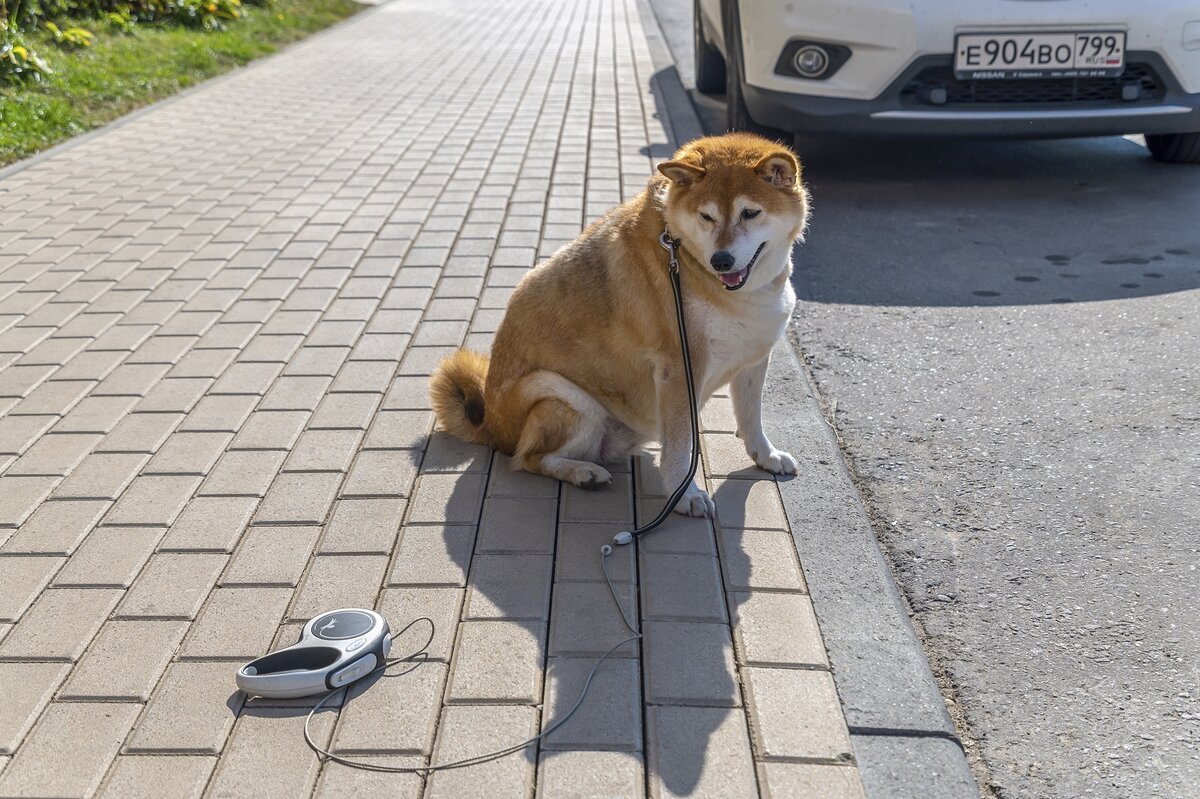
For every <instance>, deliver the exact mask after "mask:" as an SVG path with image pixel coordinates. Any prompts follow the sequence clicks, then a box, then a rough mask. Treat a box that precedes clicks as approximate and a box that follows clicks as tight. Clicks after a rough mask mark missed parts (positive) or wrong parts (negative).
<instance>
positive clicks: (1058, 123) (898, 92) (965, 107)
mask: <svg viewBox="0 0 1200 799" xmlns="http://www.w3.org/2000/svg"><path fill="white" fill-rule="evenodd" d="M1127 61H1129V62H1134V61H1137V62H1142V63H1147V64H1149V65H1151V66H1152V67H1153V68H1154V69H1155V71H1156V73H1157V75H1158V77H1159V79H1160V81H1161V83H1162V86H1163V91H1162V93H1161V96H1159V97H1156V98H1153V99H1148V100H1138V101H1133V102H1119V101H1118V102H1109V103H1095V102H1062V103H1041V104H1006V103H961V104H958V103H948V104H945V105H936V106H935V105H929V104H926V103H921V102H917V101H915V100H914V98H913V97H912V95H911V92H910V91H906V88H908V87H911V86H912V83H913V81H914V79H915V78H917V76H918V75H920V74H921V73H922V71H923V70H925V69H927V68H929V67H942V66H948V65H949V64H950V57H949V56H925V57H922V58H919V59H917V60H916V61H914V62H913V63H912V64H910V65H909V67H908V68H907V69H905V70H904V72H903V73H902V74H901V75H900V76H899V77H898V78H897V79H896V80H895V81H893V82H892V84H891V85H890V86H888V87H887V88H886V89H885V90H884V91H883V92H882V93H881V94H880V95H879V96H878V97H876V98H874V99H870V100H859V99H847V98H842V97H828V96H818V95H809V94H797V93H794V92H787V91H778V90H773V89H763V88H759V87H756V86H745V87H744V92H745V98H746V106H747V108H748V109H749V111H750V116H751V117H753V118H754V120H755V121H757V122H759V123H760V124H763V125H770V126H771V127H774V128H781V129H783V130H789V131H795V132H798V133H813V134H828V133H841V134H850V135H855V134H857V135H898V136H908V135H912V136H986V137H1001V136H1003V137H1015V138H1025V137H1027V138H1052V137H1068V136H1119V135H1124V134H1129V133H1182V132H1188V131H1200V94H1189V93H1187V92H1185V91H1184V90H1183V88H1182V87H1181V86H1180V84H1179V82H1178V80H1176V79H1175V77H1174V75H1173V74H1172V72H1171V71H1170V69H1169V68H1168V67H1167V65H1166V64H1165V63H1164V62H1163V60H1162V59H1161V58H1160V57H1159V56H1158V55H1157V54H1155V53H1145V52H1140V53H1139V52H1131V53H1129V54H1128V56H1127Z"/></svg>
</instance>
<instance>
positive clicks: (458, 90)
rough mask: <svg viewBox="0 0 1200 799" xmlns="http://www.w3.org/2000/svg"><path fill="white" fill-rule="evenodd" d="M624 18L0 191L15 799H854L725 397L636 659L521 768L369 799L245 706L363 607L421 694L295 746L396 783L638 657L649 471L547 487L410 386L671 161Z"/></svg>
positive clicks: (424, 55) (222, 118) (380, 690)
mask: <svg viewBox="0 0 1200 799" xmlns="http://www.w3.org/2000/svg"><path fill="white" fill-rule="evenodd" d="M642 19H643V17H642V10H641V9H639V6H638V3H637V0H611V1H610V0H604V1H603V2H602V1H601V0H566V1H564V2H560V1H559V0H535V1H533V2H525V1H524V0H497V2H488V3H484V2H480V1H479V0H468V2H464V3H455V4H447V3H438V2H435V0H406V1H405V2H403V3H394V4H389V5H386V6H383V7H381V8H378V9H375V10H372V11H369V12H365V13H364V15H363V16H362V17H360V18H359V19H357V20H351V21H350V22H348V23H347V24H345V25H344V26H343V27H341V28H339V29H337V30H334V31H332V32H330V33H328V34H326V35H323V36H320V37H316V38H314V39H313V40H311V41H310V42H309V43H306V44H303V45H300V46H298V47H297V48H295V49H293V50H291V51H289V52H286V53H284V54H282V55H280V56H278V57H276V58H272V59H268V60H265V61H262V62H260V63H258V64H256V65H254V66H252V67H250V68H248V69H246V70H243V71H241V72H240V73H237V74H234V75H232V76H230V77H229V78H226V79H223V80H221V81H217V82H214V83H213V84H211V85H209V86H206V87H202V88H201V89H199V90H198V91H195V92H191V93H189V94H187V95H185V96H182V97H180V98H179V99H178V100H176V101H174V102H171V103H169V104H164V105H162V106H160V107H157V108H154V109H152V110H151V111H149V112H148V113H146V114H144V115H142V116H138V117H134V118H132V119H130V120H128V121H127V122H126V123H124V124H122V125H118V126H114V127H112V128H109V129H107V130H105V131H103V132H102V133H100V134H99V135H97V136H95V137H92V138H90V139H87V140H84V141H80V142H78V143H76V144H74V145H73V146H71V147H68V148H65V149H61V150H58V151H55V152H54V153H51V154H50V155H49V157H47V158H44V159H42V160H40V161H37V162H35V163H31V164H30V165H28V166H27V167H26V168H24V169H22V170H19V171H15V172H10V173H8V174H6V175H4V176H3V177H0V684H3V685H6V686H8V685H12V686H19V688H18V689H17V690H14V691H10V692H9V693H7V694H5V698H6V700H9V701H8V702H7V705H6V709H7V711H8V712H5V713H0V795H5V796H8V795H27V794H33V795H64V796H74V795H79V796H85V795H92V794H97V793H98V795H103V796H114V797H138V796H160V795H163V794H164V791H163V786H164V785H169V786H170V793H171V795H178V796H202V795H207V796H246V795H262V796H308V795H313V796H333V795H337V796H344V795H387V796H399V797H407V796H411V797H418V796H420V797H440V796H455V797H457V796H474V795H489V796H497V797H510V796H512V797H520V796H534V795H535V794H536V795H537V796H538V797H543V799H558V797H569V796H634V797H636V796H642V795H649V796H654V797H662V796H683V795H695V796H730V797H737V796H755V795H772V796H777V795H806V794H813V792H814V791H819V792H820V795H829V796H831V797H838V799H841V797H846V799H858V797H860V796H861V785H860V783H859V780H858V775H857V772H856V770H855V768H854V764H853V759H852V756H851V754H852V753H850V749H849V743H848V735H847V731H846V728H845V722H844V720H843V717H842V715H841V710H840V706H839V704H838V701H837V697H836V694H835V693H834V690H833V683H832V680H831V678H830V672H829V670H828V664H827V662H826V660H825V657H824V647H823V644H822V641H821V637H820V629H819V627H818V625H817V620H816V616H815V615H814V613H813V610H812V607H811V603H810V601H809V598H808V596H807V594H806V586H805V582H804V578H803V573H802V571H801V564H800V563H799V561H798V559H797V558H796V552H795V547H794V546H793V544H792V540H791V533H790V530H789V528H788V521H787V518H786V516H785V514H784V512H783V505H782V502H781V500H780V493H779V492H780V490H781V486H780V485H778V484H777V483H776V482H775V481H774V480H772V479H770V478H769V476H768V475H766V474H764V473H762V472H759V471H757V470H755V469H753V468H750V466H749V464H748V462H747V460H746V458H745V456H744V453H743V452H742V450H741V443H740V441H739V440H738V439H737V438H736V437H735V436H734V435H733V432H734V430H735V427H736V425H735V424H734V422H733V413H732V406H731V403H730V400H729V398H728V396H724V395H722V396H718V397H716V398H714V399H713V400H712V401H711V402H710V403H709V404H708V406H707V407H706V408H704V409H703V413H702V423H703V424H702V426H703V429H704V431H705V436H704V464H705V466H706V472H705V474H703V475H701V479H702V480H704V481H707V482H708V487H709V489H710V490H711V491H712V493H713V496H714V499H715V500H716V503H717V506H718V510H719V518H718V519H717V520H716V521H714V520H708V519H689V518H683V517H679V516H674V515H673V516H672V517H671V518H670V519H669V520H668V522H667V523H666V524H665V525H664V526H663V527H662V528H661V529H660V530H659V531H657V532H655V533H654V534H653V535H651V536H650V537H648V538H645V539H643V540H642V541H641V542H640V543H639V546H638V547H637V548H636V549H634V548H623V549H620V550H618V551H617V552H616V553H614V554H613V556H612V557H611V558H610V559H609V561H608V566H609V572H610V574H611V576H612V577H613V579H614V581H615V586H616V589H617V593H618V595H619V597H620V600H621V602H622V604H623V606H624V607H625V608H626V610H627V611H628V612H629V613H630V614H632V617H633V618H634V619H636V620H637V621H638V623H639V624H640V625H641V626H642V628H643V630H644V631H645V638H644V639H642V640H641V641H634V642H630V643H627V644H625V645H624V646H622V647H621V648H620V649H619V651H618V652H617V653H616V655H615V657H614V658H613V659H612V661H610V662H608V663H606V664H604V665H603V666H602V667H601V669H600V670H599V672H598V673H597V676H596V680H595V683H594V685H593V688H592V694H591V696H590V697H589V699H588V701H587V703H586V704H585V705H584V706H583V708H582V709H581V711H580V713H579V715H578V716H576V717H575V718H573V719H572V720H571V721H570V722H569V723H568V724H567V725H565V726H564V727H562V728H561V729H560V730H558V731H557V732H555V733H554V734H553V735H551V736H550V737H549V738H548V739H547V740H545V741H543V742H542V743H540V744H538V745H535V746H531V747H529V748H528V749H527V750H525V751H522V752H519V753H517V754H514V755H512V756H510V757H507V758H504V759H502V760H499V761H495V762H491V763H487V764H483V765H479V766H474V767H471V768H469V769H464V770H459V771H450V772H442V773H437V774H436V775H434V776H433V777H432V778H430V779H428V780H427V779H425V778H423V777H421V776H418V775H413V774H388V773H384V772H372V771H356V770H352V769H349V768H346V767H344V766H341V765H337V764H334V763H321V762H320V761H318V759H317V758H316V757H314V756H313V755H312V753H310V752H309V751H308V750H307V748H306V747H305V746H304V743H303V740H302V738H301V732H300V729H301V726H302V723H303V717H304V716H303V714H304V713H305V712H306V711H307V708H309V707H311V705H312V704H313V701H314V700H313V699H298V700H265V699H254V700H250V701H245V698H244V697H243V696H242V694H240V693H238V692H237V691H236V690H235V686H234V680H233V673H234V669H236V667H237V665H238V664H239V663H240V662H243V661H244V660H246V659H248V658H250V657H252V656H255V655H257V654H260V653H262V652H263V651H265V650H267V649H268V648H270V647H273V646H283V645H287V644H290V643H292V642H293V641H295V639H296V637H297V635H298V634H299V631H300V628H301V626H302V623H303V622H304V621H305V620H307V619H308V618H310V617H311V616H313V615H315V614H316V613H319V612H321V611H324V610H328V609H331V608H333V607H335V606H345V605H361V606H367V607H375V608H376V609H378V610H379V611H380V612H381V613H383V614H384V615H385V616H386V617H387V619H388V620H389V622H390V624H391V625H392V628H393V630H394V631H396V632H397V638H396V640H395V642H394V650H393V651H394V653H395V654H396V655H404V654H408V653H410V652H413V651H415V650H417V649H418V648H420V646H421V644H422V643H423V642H424V640H425V638H426V636H427V634H428V630H427V627H426V626H425V625H424V624H423V623H422V624H418V625H416V626H414V627H413V628H412V629H409V630H407V631H405V632H402V633H401V632H400V630H401V628H403V627H404V626H405V625H406V624H408V623H409V622H410V621H412V620H413V619H415V618H416V617H418V616H428V617H430V618H431V619H433V621H434V623H435V625H436V631H435V635H434V638H433V641H432V643H431V644H430V646H429V647H428V650H427V658H426V661H427V662H424V663H422V664H421V665H419V666H417V668H416V670H415V671H414V672H412V673H411V674H405V675H397V676H387V677H374V678H372V679H371V682H370V683H362V684H360V685H359V686H357V687H356V688H355V689H354V691H353V692H352V694H351V696H350V698H349V699H348V700H343V696H342V695H341V694H338V695H336V696H335V697H334V698H333V699H332V700H331V701H330V703H329V705H330V706H329V707H328V708H327V709H326V710H325V711H323V712H322V714H321V716H320V718H318V719H317V723H316V725H315V731H316V734H317V737H318V739H319V740H321V741H322V742H323V743H328V744H329V745H330V746H332V747H333V748H334V749H335V750H336V751H338V752H341V753H346V754H349V755H353V756H355V757H360V758H364V759H367V760H369V761H371V762H372V763H376V764H392V765H402V766H422V765H425V764H428V763H429V762H431V761H432V762H434V763H436V762H439V761H446V760H453V759H457V758H460V757H463V756H467V755H470V754H475V753H481V752H485V751H488V750H491V749H494V748H496V747H498V746H501V745H505V744H509V743H513V742H515V741H519V740H521V739H524V738H527V737H529V736H531V735H533V734H534V733H535V732H536V731H537V730H538V729H545V728H546V727H547V726H548V725H550V724H552V723H554V721H555V720H557V719H558V718H560V717H561V715H560V714H562V713H565V712H566V709H568V708H569V707H570V706H571V705H573V703H574V701H575V699H576V697H577V693H578V691H579V689H580V686H581V685H582V681H583V679H584V678H585V677H586V675H587V673H588V671H589V670H590V669H591V666H592V664H593V663H594V658H595V657H596V656H598V655H600V654H602V653H603V652H604V651H606V650H607V649H608V648H609V647H610V646H612V645H613V644H614V643H616V642H618V641H620V640H622V639H623V638H625V637H627V636H628V632H627V630H626V628H625V626H624V624H623V623H622V620H621V617H620V615H619V614H618V612H617V608H616V607H615V606H614V604H613V599H612V597H611V596H610V594H609V590H608V588H607V586H606V585H605V583H604V577H603V574H602V572H601V570H600V566H599V561H598V549H599V547H600V546H601V545H602V544H603V543H605V542H606V541H608V540H609V539H610V538H611V536H612V534H613V533H614V532H616V531H617V530H618V529H622V528H628V527H629V526H630V525H631V524H632V523H634V521H635V520H636V521H638V522H642V523H644V522H646V521H648V520H649V519H650V518H652V517H653V516H655V515H657V513H658V511H659V510H660V508H661V506H662V503H663V501H664V499H665V494H666V493H667V491H668V489H669V488H671V487H669V486H664V485H663V484H662V480H661V478H660V476H659V474H658V471H657V469H656V468H655V465H654V461H655V454H656V448H655V447H653V446H652V447H650V448H649V454H646V455H642V456H639V457H636V458H631V459H628V460H626V461H624V462H621V463H615V464H611V466H610V468H611V471H612V472H613V474H614V485H613V486H612V487H611V488H610V489H608V490H606V491H601V492H583V491H579V490H577V489H574V488H572V487H569V486H566V487H564V486H560V485H559V484H558V483H556V482H554V481H551V480H547V479H545V478H542V477H538V476H535V475H530V474H528V473H525V472H516V471H513V470H511V469H510V468H509V461H508V458H506V457H504V456H503V455H500V454H496V453H492V452H490V451H489V450H487V449H485V448H482V447H478V446H475V445H469V444H464V443H462V442H460V441H457V440H455V439H453V438H451V437H449V436H447V435H446V434H444V433H439V432H435V431H433V417H432V414H431V412H430V410H429V398H428V393H427V380H428V375H429V373H430V371H431V370H432V369H433V368H434V367H435V366H436V364H437V362H438V360H439V359H440V358H441V357H443V356H444V355H445V354H446V353H448V352H450V351H452V349H453V347H455V346H458V345H459V344H463V343H466V344H467V345H469V346H472V347H477V348H481V349H487V348H488V347H489V346H490V343H491V339H492V336H493V334H494V332H495V331H496V329H497V325H498V324H499V321H500V319H501V318H502V317H503V309H504V306H505V304H506V303H507V301H508V298H509V296H510V295H511V292H512V288H513V286H515V285H516V284H517V283H518V282H519V280H520V279H521V278H522V276H523V275H524V274H525V273H526V272H527V271H528V270H529V268H531V267H533V266H534V265H536V264H537V263H539V262H540V261H541V260H544V259H545V258H546V257H548V256H549V255H550V254H551V253H553V252H554V251H555V250H556V249H558V248H559V247H561V246H563V245H564V244H566V243H568V242H569V241H571V240H572V239H573V238H574V237H575V236H576V235H577V234H578V233H579V231H580V230H581V229H582V228H583V226H584V225H586V224H587V223H588V222H590V221H591V220H592V219H594V218H595V217H597V216H598V215H600V214H601V213H603V212H604V211H606V210H607V209H608V208H609V207H610V206H611V205H613V204H615V203H617V202H619V201H620V200H621V199H622V198H624V197H629V196H632V195H633V194H635V193H636V192H638V191H640V190H641V188H642V187H643V186H644V184H645V180H646V178H647V176H648V175H649V174H650V172H651V168H652V164H653V162H654V161H655V160H658V159H660V158H662V157H665V156H666V155H668V154H669V152H670V151H671V149H672V146H671V145H672V144H673V142H671V141H670V135H669V133H668V131H667V129H666V128H665V127H664V123H665V122H669V121H670V120H669V119H668V118H667V117H666V116H665V112H664V109H662V108H660V107H659V105H658V104H657V102H656V98H655V96H654V94H653V93H652V92H651V88H650V85H651V78H652V76H653V75H654V74H655V73H656V71H657V70H658V68H659V67H660V66H661V65H656V64H655V63H654V62H653V61H652V59H651V57H650V45H649V44H648V42H647V39H646V36H645V34H644V32H643V27H642V25H643V22H642ZM231 141H236V142H237V146H236V147H233V148H231V147H230V146H229V142H231ZM130 153H134V154H136V155H135V156H132V157H131V156H130ZM783 490H789V491H791V490H798V489H794V488H792V487H787V488H784V489H783ZM9 694H11V696H10V695H9ZM813 786H819V787H818V788H814V787H813Z"/></svg>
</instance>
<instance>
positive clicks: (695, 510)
mask: <svg viewBox="0 0 1200 799" xmlns="http://www.w3.org/2000/svg"><path fill="white" fill-rule="evenodd" d="M675 512H676V513H682V514H683V515H684V516H712V515H713V514H714V513H716V512H717V506H716V505H714V504H713V501H712V497H710V496H709V495H708V492H707V491H705V490H704V489H703V488H700V487H699V486H697V485H696V484H695V483H692V487H691V488H689V489H688V490H687V493H686V494H684V495H683V498H682V499H680V500H679V502H678V503H677V504H676V505H675Z"/></svg>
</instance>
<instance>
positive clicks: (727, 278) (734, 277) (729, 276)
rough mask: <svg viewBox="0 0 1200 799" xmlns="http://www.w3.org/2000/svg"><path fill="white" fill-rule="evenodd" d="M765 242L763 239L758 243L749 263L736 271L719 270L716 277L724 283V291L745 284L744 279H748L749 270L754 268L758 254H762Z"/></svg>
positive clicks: (738, 287) (736, 288)
mask: <svg viewBox="0 0 1200 799" xmlns="http://www.w3.org/2000/svg"><path fill="white" fill-rule="evenodd" d="M766 246H767V243H766V242H765V241H764V242H763V243H762V244H760V245H758V249H757V250H755V251H754V257H753V258H751V259H750V263H748V264H746V265H745V266H744V267H742V268H741V269H739V270H738V271H736V272H721V273H719V274H718V275H717V277H719V278H721V282H722V283H724V284H725V290H726V291H737V290H738V289H740V288H741V287H742V286H744V285H746V281H747V280H749V279H750V270H751V269H753V268H754V264H755V262H756V261H758V256H759V255H761V254H762V251H763V247H766Z"/></svg>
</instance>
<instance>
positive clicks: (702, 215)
mask: <svg viewBox="0 0 1200 799" xmlns="http://www.w3.org/2000/svg"><path fill="white" fill-rule="evenodd" d="M700 218H701V219H703V220H704V221H705V222H711V221H713V218H712V217H711V216H709V215H708V214H706V213H704V212H703V211H701V212H700Z"/></svg>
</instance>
